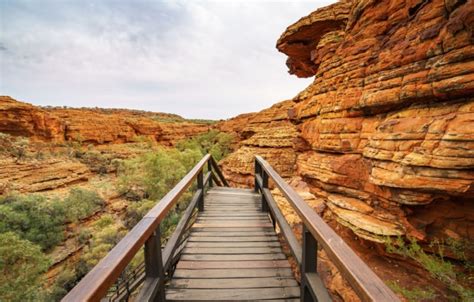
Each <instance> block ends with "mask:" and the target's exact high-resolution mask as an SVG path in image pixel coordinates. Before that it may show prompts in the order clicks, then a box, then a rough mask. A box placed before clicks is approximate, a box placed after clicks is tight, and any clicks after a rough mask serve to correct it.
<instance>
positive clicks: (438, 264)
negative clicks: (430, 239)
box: [386, 237, 474, 302]
mask: <svg viewBox="0 0 474 302" xmlns="http://www.w3.org/2000/svg"><path fill="white" fill-rule="evenodd" d="M434 244H436V243H434ZM433 247H434V246H433V245H432V248H433ZM437 248H438V251H437V252H438V255H439V256H436V255H434V254H433V255H431V254H427V253H425V251H424V250H423V249H422V248H421V246H420V245H419V244H418V243H417V242H416V240H414V239H412V240H410V242H409V243H406V242H405V241H404V240H403V239H402V238H401V237H398V238H397V239H395V240H394V241H392V240H391V239H390V238H388V239H387V240H386V249H387V252H389V253H395V254H398V255H401V256H404V257H408V258H411V259H413V260H414V261H416V262H417V263H419V264H420V265H421V266H422V267H423V268H424V269H426V270H427V271H428V272H429V273H430V274H431V276H433V277H434V278H436V279H438V280H439V281H441V282H443V283H444V284H445V285H446V286H447V287H448V288H449V289H450V290H452V291H454V292H456V293H457V294H458V296H459V298H460V299H461V301H466V302H467V301H474V290H473V289H470V288H468V287H466V286H464V285H463V284H462V283H461V282H460V280H461V279H462V275H461V274H460V273H459V272H458V271H457V270H456V267H455V266H454V265H453V264H452V263H451V262H450V261H449V260H447V259H446V258H445V257H444V247H443V245H441V244H438V245H437ZM466 269H469V268H468V267H466Z"/></svg>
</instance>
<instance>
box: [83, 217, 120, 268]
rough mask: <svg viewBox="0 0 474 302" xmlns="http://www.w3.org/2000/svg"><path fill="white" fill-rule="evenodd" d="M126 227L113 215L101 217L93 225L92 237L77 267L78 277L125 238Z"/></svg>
mask: <svg viewBox="0 0 474 302" xmlns="http://www.w3.org/2000/svg"><path fill="white" fill-rule="evenodd" d="M125 234H126V229H125V228H124V226H123V225H122V224H121V223H117V220H116V219H115V218H114V217H113V216H111V215H105V216H103V217H101V219H99V220H98V221H97V222H96V223H94V225H93V229H92V238H91V239H90V240H89V245H88V246H87V247H86V248H85V249H84V251H83V254H82V256H81V259H80V260H79V263H78V265H77V267H76V271H77V275H78V277H81V276H83V275H85V274H86V273H87V272H88V271H90V270H91V269H92V268H93V267H94V266H95V265H96V264H97V263H98V262H99V261H100V260H101V259H102V258H104V257H105V256H106V255H107V253H108V252H109V251H110V250H111V249H112V248H113V247H114V246H115V245H116V244H117V243H118V242H119V241H120V239H122V238H123V236H125Z"/></svg>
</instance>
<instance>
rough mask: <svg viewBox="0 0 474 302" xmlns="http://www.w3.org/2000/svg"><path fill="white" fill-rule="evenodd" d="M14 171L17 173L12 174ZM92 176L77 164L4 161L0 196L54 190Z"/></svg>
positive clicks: (2, 162) (2, 161)
mask: <svg viewBox="0 0 474 302" xmlns="http://www.w3.org/2000/svg"><path fill="white" fill-rule="evenodd" d="M12 171H14V173H12ZM90 176H91V172H90V170H89V169H88V168H87V166H85V165H84V164H81V163H79V162H75V161H65V160H61V159H51V160H44V161H35V160H32V161H22V162H18V161H13V160H11V159H6V160H1V163H0V195H4V194H5V195H6V194H9V193H13V192H17V193H30V192H41V191H47V190H53V189H57V188H60V187H64V186H68V185H71V184H74V183H78V182H84V181H87V180H88V179H89V177H90Z"/></svg>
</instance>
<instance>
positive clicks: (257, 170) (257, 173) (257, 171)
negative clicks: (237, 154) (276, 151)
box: [255, 158, 260, 192]
mask: <svg viewBox="0 0 474 302" xmlns="http://www.w3.org/2000/svg"><path fill="white" fill-rule="evenodd" d="M259 174H260V163H259V162H258V160H257V158H255V192H258V181H257V175H259Z"/></svg>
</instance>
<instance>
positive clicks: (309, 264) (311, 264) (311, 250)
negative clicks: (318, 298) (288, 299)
mask: <svg viewBox="0 0 474 302" xmlns="http://www.w3.org/2000/svg"><path fill="white" fill-rule="evenodd" d="M317 250H318V242H317V241H316V239H314V237H313V234H311V232H310V231H309V230H308V229H307V228H306V225H305V224H304V223H303V257H302V261H301V301H305V302H306V301H315V299H314V298H313V296H312V294H311V292H310V290H309V289H308V287H307V282H306V273H316V272H317Z"/></svg>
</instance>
